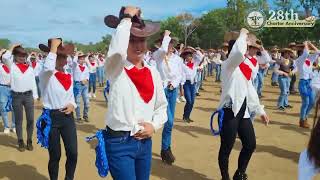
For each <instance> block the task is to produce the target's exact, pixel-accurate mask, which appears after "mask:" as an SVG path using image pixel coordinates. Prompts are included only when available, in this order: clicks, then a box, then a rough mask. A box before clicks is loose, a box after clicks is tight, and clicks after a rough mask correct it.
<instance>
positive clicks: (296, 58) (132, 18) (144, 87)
mask: <svg viewBox="0 0 320 180" xmlns="http://www.w3.org/2000/svg"><path fill="white" fill-rule="evenodd" d="M140 15H141V10H140V9H139V8H135V7H123V8H122V9H121V10H120V15H119V17H117V16H112V15H109V16H107V17H106V18H105V24H106V25H107V26H108V27H110V28H114V29H115V32H114V35H113V36H112V40H111V43H110V46H109V49H108V51H107V54H106V56H105V55H104V54H103V52H101V53H92V52H91V53H87V54H85V53H83V52H81V51H77V49H76V47H75V46H74V45H72V44H63V41H62V39H61V38H52V39H49V40H48V44H47V45H45V44H39V49H40V50H41V53H36V52H31V53H28V52H27V51H26V50H25V49H24V48H23V47H22V46H21V45H20V44H14V45H12V46H11V47H10V49H8V50H6V49H2V50H1V51H0V59H1V62H0V66H1V67H0V108H1V116H2V119H3V122H4V130H3V132H4V134H9V133H10V132H11V131H12V132H13V133H16V135H17V139H18V143H17V144H18V145H17V147H18V150H19V151H21V152H23V151H25V150H28V151H32V150H33V142H32V139H33V131H34V127H35V125H34V119H35V117H34V101H41V102H42V104H43V113H42V115H41V117H40V118H39V120H38V122H37V125H36V127H37V130H38V132H37V137H38V141H39V142H40V144H41V145H42V146H44V147H45V148H47V149H48V151H49V164H48V170H49V176H50V179H52V180H56V179H58V169H59V161H60V157H61V147H60V136H61V137H62V140H63V141H64V145H65V149H66V156H67V162H66V166H65V168H66V179H68V180H71V179H74V173H75V169H76V164H77V156H78V153H77V152H78V146H77V133H76V125H75V122H77V123H83V121H85V122H89V110H90V99H91V98H93V99H94V98H96V97H97V96H96V84H97V83H98V85H99V87H105V86H106V84H108V85H109V84H110V87H109V90H108V94H107V95H106V97H107V99H108V110H107V112H106V113H107V116H106V118H105V122H106V127H100V128H101V129H105V131H104V133H105V137H104V138H105V139H104V141H105V153H106V154H107V160H108V164H109V170H110V173H111V176H112V177H113V178H114V179H116V180H130V179H132V180H135V179H137V180H145V179H149V176H150V171H151V157H152V152H151V150H152V139H151V137H152V135H153V134H154V133H155V132H156V131H157V130H159V129H160V128H161V127H162V126H163V130H162V142H161V158H162V161H163V162H164V163H166V164H168V165H172V164H173V163H174V162H175V160H176V158H175V156H174V154H173V152H172V151H173V150H172V147H174V145H172V142H171V139H172V130H173V126H174V119H175V111H176V103H181V102H186V103H185V106H184V112H183V117H182V119H183V121H184V122H185V123H192V122H194V121H195V120H196V119H191V114H192V110H193V106H194V103H195V101H196V97H197V96H200V95H201V94H200V93H201V90H202V89H203V88H202V82H203V80H205V79H206V78H208V77H210V76H215V83H218V84H220V85H221V96H220V103H219V106H218V107H217V109H218V110H219V111H223V112H224V113H223V115H222V119H223V120H222V121H221V122H220V123H219V128H220V136H221V145H220V150H219V155H218V159H219V167H220V171H221V177H222V179H223V180H229V179H230V176H229V171H228V163H229V156H230V153H231V151H232V148H233V145H234V143H235V139H236V137H237V135H238V136H239V138H240V140H241V142H242V145H243V148H242V150H241V152H240V155H239V160H238V169H237V171H236V172H235V173H234V176H233V179H234V180H242V179H248V177H247V174H246V169H247V166H248V164H249V161H250V158H251V156H252V154H253V153H254V150H255V147H256V139H255V132H254V126H253V120H254V119H255V117H256V116H259V117H260V118H261V119H262V120H263V122H264V123H266V125H267V124H268V123H269V121H270V120H269V117H268V115H267V114H266V112H265V111H264V106H263V105H261V103H260V99H261V98H263V94H262V92H263V85H264V82H265V80H264V78H265V77H266V75H267V74H268V73H269V71H272V76H271V82H272V83H271V85H272V86H274V87H279V89H280V94H279V99H278V103H277V104H276V105H275V106H277V108H278V109H279V110H281V111H286V110H287V109H290V108H292V105H290V103H289V100H288V96H290V95H291V94H296V93H299V94H300V96H301V101H302V103H301V108H300V117H299V118H297V119H299V123H298V124H299V126H300V127H301V128H310V124H309V123H308V117H309V115H310V112H311V110H312V109H313V107H314V105H315V102H316V101H317V99H318V96H319V89H320V73H319V72H320V64H319V63H318V60H319V55H320V51H319V50H318V49H317V47H316V46H315V45H313V44H312V43H311V42H308V41H306V42H303V43H299V42H296V43H290V44H289V45H288V47H286V48H282V49H279V48H278V47H277V46H274V47H270V48H268V49H265V48H264V47H263V45H262V42H261V41H260V40H259V39H258V38H257V37H256V36H255V35H253V34H252V33H250V32H249V31H248V30H246V29H244V28H243V29H241V31H240V32H228V33H227V34H226V36H225V42H224V43H223V44H222V45H221V47H220V48H218V49H207V50H203V49H201V48H200V47H195V48H194V47H191V46H186V47H185V46H184V45H183V44H182V43H179V39H178V38H175V37H172V35H171V32H170V31H169V30H165V31H164V32H163V33H162V34H161V36H160V38H159V39H158V40H157V41H156V42H155V43H154V46H153V47H151V48H148V47H147V39H148V37H150V36H152V35H154V34H155V33H157V32H158V31H159V30H160V25H159V24H158V23H152V22H145V21H143V20H142V19H141V16H140ZM297 78H299V82H298V90H299V91H296V88H295V84H296V82H295V81H296V79H297ZM239 89H241V90H239ZM81 99H82V101H83V111H82V113H81V108H80V107H81ZM23 109H24V110H25V113H26V121H27V126H26V131H27V139H26V140H27V141H26V144H25V141H24V138H23V128H22V122H23ZM10 111H12V120H11V123H9V119H8V113H9V112H10ZM74 111H75V117H74V116H73V112H74ZM91 111H93V110H91ZM81 114H82V115H81ZM101 118H102V117H101ZM208 118H209V117H208ZM319 128H320V126H319V121H318V122H317V123H316V126H315V128H314V130H313V132H312V137H313V138H311V140H310V144H309V147H308V149H307V150H306V151H305V152H304V153H307V154H308V155H305V156H303V157H302V158H301V164H302V163H304V164H308V165H309V166H310V167H311V168H309V169H308V171H310V169H312V170H314V169H318V168H319V167H320V165H319V164H320V163H319V161H320V158H319V157H320V156H319V155H318V154H319V153H318V152H317V151H316V150H319V146H318V147H316V146H317V145H319V143H318V140H317V139H316V137H317V136H318V134H319V133H318V131H319ZM39 137H41V138H40V139H39ZM303 158H304V159H303ZM313 162H315V163H313ZM299 165H300V163H299ZM300 167H301V168H300ZM305 167H307V165H305V166H302V165H301V166H299V168H300V169H302V170H303V168H304V169H305ZM302 170H301V174H302V175H301V177H303V178H301V179H305V178H304V177H307V175H303V173H306V172H305V171H302ZM299 172H300V171H299ZM315 172H317V171H312V173H315ZM309 174H310V173H309Z"/></svg>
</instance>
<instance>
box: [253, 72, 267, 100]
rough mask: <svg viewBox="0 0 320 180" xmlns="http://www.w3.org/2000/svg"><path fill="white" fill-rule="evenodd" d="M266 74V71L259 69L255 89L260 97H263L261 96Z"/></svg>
mask: <svg viewBox="0 0 320 180" xmlns="http://www.w3.org/2000/svg"><path fill="white" fill-rule="evenodd" d="M264 74H265V69H259V71H258V73H257V77H256V78H255V79H254V87H255V89H256V91H257V94H258V95H259V96H261V94H262V87H263V80H264Z"/></svg>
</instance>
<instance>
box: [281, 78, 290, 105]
mask: <svg viewBox="0 0 320 180" xmlns="http://www.w3.org/2000/svg"><path fill="white" fill-rule="evenodd" d="M278 82H279V87H280V91H281V92H280V96H279V99H278V107H285V106H287V105H289V102H288V96H289V87H290V77H286V76H283V75H281V76H279V78H278Z"/></svg>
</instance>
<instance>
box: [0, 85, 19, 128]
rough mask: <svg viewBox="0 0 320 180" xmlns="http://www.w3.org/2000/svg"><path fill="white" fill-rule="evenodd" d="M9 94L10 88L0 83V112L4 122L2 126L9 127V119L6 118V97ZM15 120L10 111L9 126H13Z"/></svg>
mask: <svg viewBox="0 0 320 180" xmlns="http://www.w3.org/2000/svg"><path fill="white" fill-rule="evenodd" d="M9 96H11V92H10V88H9V87H7V86H1V85H0V112H1V116H2V120H3V124H4V128H9V120H8V112H7V111H6V105H7V102H8V98H9ZM15 127H16V125H15V120H14V115H13V113H12V124H11V128H15Z"/></svg>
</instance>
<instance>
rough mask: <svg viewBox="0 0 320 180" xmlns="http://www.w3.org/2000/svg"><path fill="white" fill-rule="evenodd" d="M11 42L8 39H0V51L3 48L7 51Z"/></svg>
mask: <svg viewBox="0 0 320 180" xmlns="http://www.w3.org/2000/svg"><path fill="white" fill-rule="evenodd" d="M10 43H11V41H10V40H9V39H0V49H1V48H5V49H7V48H8V47H9V45H10Z"/></svg>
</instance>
